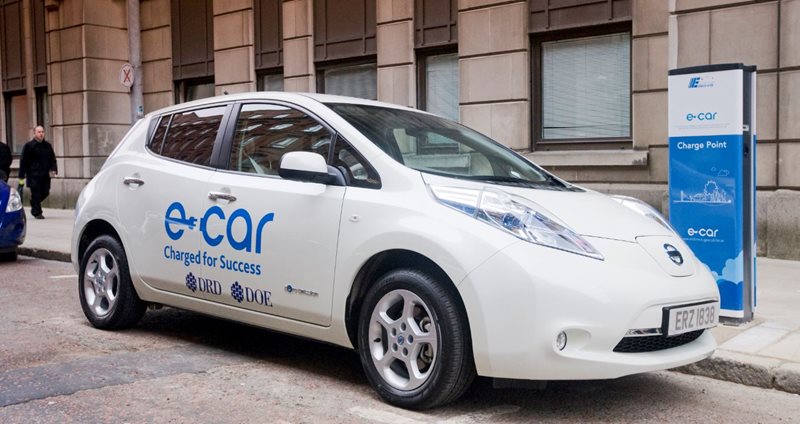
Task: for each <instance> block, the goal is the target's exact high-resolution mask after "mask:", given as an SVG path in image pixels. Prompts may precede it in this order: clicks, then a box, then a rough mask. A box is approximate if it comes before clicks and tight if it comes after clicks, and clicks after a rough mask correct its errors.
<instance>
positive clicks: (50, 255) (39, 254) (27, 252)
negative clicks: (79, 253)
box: [17, 246, 72, 262]
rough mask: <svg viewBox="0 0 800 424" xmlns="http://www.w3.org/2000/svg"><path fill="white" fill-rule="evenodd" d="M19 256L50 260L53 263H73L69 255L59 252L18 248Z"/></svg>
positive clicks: (34, 248)
mask: <svg viewBox="0 0 800 424" xmlns="http://www.w3.org/2000/svg"><path fill="white" fill-rule="evenodd" d="M17 254H19V255H24V256H31V257H34V258H39V259H49V260H51V261H59V262H72V259H71V257H70V254H69V253H65V252H59V251H57V250H49V249H39V248H36V247H25V246H20V247H18V248H17Z"/></svg>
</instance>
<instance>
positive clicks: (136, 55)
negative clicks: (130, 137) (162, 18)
mask: <svg viewBox="0 0 800 424" xmlns="http://www.w3.org/2000/svg"><path fill="white" fill-rule="evenodd" d="M127 4H128V49H129V56H130V63H131V66H132V67H133V86H131V124H133V123H135V122H136V121H138V120H139V119H141V118H142V117H143V116H144V99H143V95H142V38H141V35H142V33H141V26H140V21H139V0H127Z"/></svg>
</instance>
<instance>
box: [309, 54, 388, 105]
mask: <svg viewBox="0 0 800 424" xmlns="http://www.w3.org/2000/svg"><path fill="white" fill-rule="evenodd" d="M319 73H320V74H321V75H320V76H319V77H318V78H317V85H318V87H317V90H318V91H319V92H320V93H327V94H337V95H340V96H350V97H360V98H362V99H368V100H376V99H377V98H378V67H377V66H376V65H375V63H367V64H363V65H351V66H336V67H327V68H323V69H320V70H319Z"/></svg>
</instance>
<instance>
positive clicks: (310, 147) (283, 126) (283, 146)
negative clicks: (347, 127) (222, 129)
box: [228, 104, 333, 175]
mask: <svg viewBox="0 0 800 424" xmlns="http://www.w3.org/2000/svg"><path fill="white" fill-rule="evenodd" d="M332 139H333V134H331V132H330V131H328V130H327V129H326V128H325V127H324V126H323V125H322V124H320V123H319V122H317V121H316V120H314V118H312V117H310V116H308V115H307V114H305V113H303V112H301V111H299V110H296V109H292V108H289V107H286V106H278V105H267V104H250V105H244V106H242V110H241V112H239V118H238V119H237V120H236V132H235V133H234V136H233V143H232V145H231V157H230V162H229V165H228V169H231V170H233V171H239V172H247V173H252V174H263V175H278V167H279V166H280V163H281V157H282V156H283V155H284V154H286V153H289V152H297V151H303V152H314V153H319V154H321V155H322V157H324V158H325V159H326V160H327V158H328V152H329V149H330V145H331V141H332Z"/></svg>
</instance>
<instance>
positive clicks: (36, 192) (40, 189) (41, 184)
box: [28, 175, 50, 216]
mask: <svg viewBox="0 0 800 424" xmlns="http://www.w3.org/2000/svg"><path fill="white" fill-rule="evenodd" d="M28 188H29V189H30V190H31V214H32V215H33V216H39V215H41V214H42V202H44V199H47V196H49V195H50V176H49V175H46V176H38V177H28Z"/></svg>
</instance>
